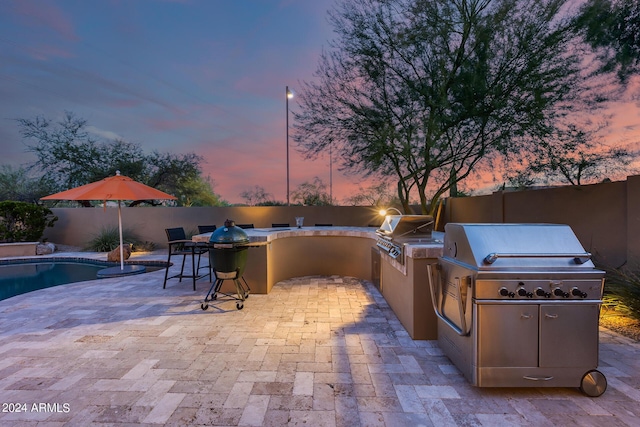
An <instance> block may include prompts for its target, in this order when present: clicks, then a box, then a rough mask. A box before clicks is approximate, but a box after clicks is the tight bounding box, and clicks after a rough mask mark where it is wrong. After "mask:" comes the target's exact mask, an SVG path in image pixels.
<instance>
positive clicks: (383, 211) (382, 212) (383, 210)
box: [379, 208, 402, 216]
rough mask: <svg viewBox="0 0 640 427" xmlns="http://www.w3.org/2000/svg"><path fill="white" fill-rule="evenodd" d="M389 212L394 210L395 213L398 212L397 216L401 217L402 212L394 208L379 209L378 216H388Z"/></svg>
mask: <svg viewBox="0 0 640 427" xmlns="http://www.w3.org/2000/svg"><path fill="white" fill-rule="evenodd" d="M390 210H394V211H396V212H398V214H400V215H402V212H400V211H399V210H398V209H396V208H387V209H380V212H379V213H380V216H387V215H388V214H389V211H390Z"/></svg>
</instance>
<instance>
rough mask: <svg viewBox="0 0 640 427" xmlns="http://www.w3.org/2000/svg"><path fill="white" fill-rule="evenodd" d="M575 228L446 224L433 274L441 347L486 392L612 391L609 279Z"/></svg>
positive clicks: (431, 280)
mask: <svg viewBox="0 0 640 427" xmlns="http://www.w3.org/2000/svg"><path fill="white" fill-rule="evenodd" d="M590 257H591V254H589V253H586V252H585V251H584V248H583V247H582V245H581V244H580V242H579V241H578V239H577V238H576V237H575V235H574V234H573V231H572V230H571V228H570V227H569V226H566V225H551V224H453V223H450V224H447V225H446V227H445V237H444V251H443V256H442V257H441V258H440V260H439V263H438V264H437V265H436V266H434V267H433V268H432V267H431V266H428V268H429V274H428V277H429V282H430V283H429V286H430V288H431V294H432V300H433V305H434V309H435V311H436V314H437V316H438V344H439V346H440V348H441V349H442V350H443V352H444V353H445V354H446V355H447V356H448V357H449V358H450V359H451V361H452V362H453V363H454V364H455V365H456V366H457V367H458V369H460V370H461V371H462V373H463V374H464V376H465V377H466V378H467V380H469V382H470V383H471V384H472V385H474V386H478V387H579V388H580V390H582V392H583V393H585V394H587V395H588V396H592V397H596V396H600V395H601V394H602V393H604V392H605V390H606V388H607V380H606V378H605V377H604V375H603V374H602V373H600V372H599V371H597V370H596V369H595V368H596V367H597V366H598V344H599V343H598V321H599V313H600V306H601V304H602V292H603V287H604V272H603V271H600V270H597V269H596V268H595V267H594V265H593V263H592V262H591V260H590Z"/></svg>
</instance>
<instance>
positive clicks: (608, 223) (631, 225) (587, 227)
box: [43, 176, 640, 268]
mask: <svg viewBox="0 0 640 427" xmlns="http://www.w3.org/2000/svg"><path fill="white" fill-rule="evenodd" d="M52 211H53V212H54V214H55V215H57V216H58V218H59V219H58V221H57V222H56V224H55V226H54V227H53V228H49V229H47V230H46V231H45V234H44V236H43V238H45V239H47V240H48V241H51V242H54V243H58V244H64V245H73V246H86V245H87V243H88V242H89V241H90V240H91V239H92V238H93V237H94V236H95V235H97V234H98V233H99V232H100V230H101V229H102V228H104V227H115V226H117V224H118V216H117V209H114V208H107V209H103V208H102V207H99V208H54V209H52ZM297 216H303V217H304V225H305V226H312V225H315V224H318V223H325V224H326V223H328V224H333V225H336V226H359V227H367V226H370V227H377V226H378V225H379V224H380V223H381V220H382V218H381V217H380V216H379V214H378V211H377V208H374V207H363V206H256V207H248V206H231V207H197V208H193V207H191V208H174V207H134V208H128V207H124V208H123V209H122V222H123V225H124V228H125V229H130V230H131V231H133V232H135V233H136V234H137V235H138V236H139V237H140V238H141V239H142V240H143V241H149V242H154V243H156V245H158V247H160V248H162V247H166V236H165V232H164V229H165V228H170V227H184V228H185V230H187V232H189V231H195V230H197V226H198V225H208V224H215V225H217V226H220V225H222V224H223V223H224V221H225V219H227V218H230V219H233V220H235V221H236V223H238V224H243V223H252V224H254V225H255V227H271V224H272V223H289V224H291V225H292V226H294V225H295V217H297ZM447 222H467V223H468V222H476V223H488V222H493V223H558V224H568V225H570V226H571V227H572V229H573V231H574V232H575V233H576V236H577V237H578V239H579V240H580V242H581V243H582V245H583V246H584V247H585V249H586V250H587V251H588V252H591V253H592V254H593V256H594V259H595V260H596V261H597V262H599V263H601V264H603V265H606V266H609V267H615V268H618V267H622V266H628V267H640V176H630V177H627V179H626V180H625V181H616V182H607V183H601V184H593V185H585V186H579V187H572V186H565V187H557V188H546V189H533V190H525V191H498V192H495V193H493V194H490V195H485V196H475V197H462V198H449V199H447V200H446V202H445V207H444V209H443V212H442V213H441V218H440V221H439V223H438V229H441V230H442V229H444V224H445V223H447Z"/></svg>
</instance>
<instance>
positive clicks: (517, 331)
mask: <svg viewBox="0 0 640 427" xmlns="http://www.w3.org/2000/svg"><path fill="white" fill-rule="evenodd" d="M475 320H477V321H476V322H475V325H476V327H477V331H476V333H477V345H478V348H477V355H478V356H477V357H478V360H477V366H482V367H536V366H538V304H513V303H501V304H500V303H496V304H478V305H477V319H475Z"/></svg>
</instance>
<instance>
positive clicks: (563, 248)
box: [443, 223, 594, 270]
mask: <svg viewBox="0 0 640 427" xmlns="http://www.w3.org/2000/svg"><path fill="white" fill-rule="evenodd" d="M443 258H453V259H455V260H456V261H457V262H461V263H464V264H467V265H469V266H472V267H475V268H476V269H478V270H501V269H516V268H519V269H522V268H528V269H538V268H544V269H549V268H555V269H589V270H591V269H593V268H594V265H593V263H592V262H591V260H590V258H591V254H589V253H587V252H585V250H584V248H583V247H582V245H581V244H580V242H579V241H578V238H577V237H576V236H575V234H574V233H573V231H572V230H571V227H569V226H568V225H563V224H456V223H449V224H447V225H446V226H445V238H444V252H443Z"/></svg>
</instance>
